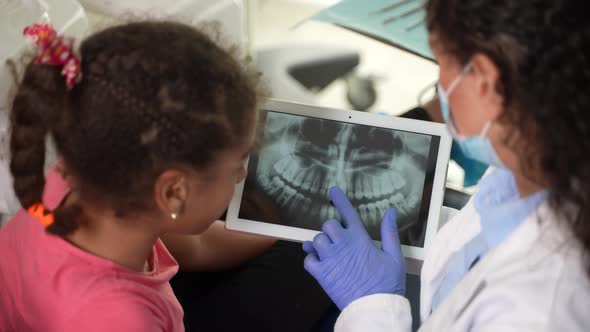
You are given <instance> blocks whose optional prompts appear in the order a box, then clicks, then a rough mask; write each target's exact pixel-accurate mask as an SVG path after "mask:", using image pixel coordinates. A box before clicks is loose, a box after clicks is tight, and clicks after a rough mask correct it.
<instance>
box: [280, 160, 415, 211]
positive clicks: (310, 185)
mask: <svg viewBox="0 0 590 332" xmlns="http://www.w3.org/2000/svg"><path fill="white" fill-rule="evenodd" d="M318 168H319V166H312V167H309V168H307V169H302V168H301V167H299V166H298V162H297V160H294V159H293V157H292V156H287V157H285V158H283V159H281V160H280V161H279V162H277V163H276V164H275V166H274V171H275V172H276V174H280V175H281V176H282V177H283V178H284V179H285V180H286V181H287V182H288V183H290V184H292V185H294V186H295V187H296V188H298V189H302V190H304V191H310V192H312V193H321V194H325V195H327V192H328V188H327V187H324V188H322V186H323V184H322V183H321V182H322V179H321V174H322V173H323V170H320V169H318ZM352 181H353V183H351V184H349V188H348V190H347V196H348V198H349V199H354V200H357V201H360V200H363V199H368V200H374V199H376V198H381V197H383V196H387V195H392V194H393V193H395V192H398V191H399V190H400V189H401V188H403V187H404V186H405V185H406V180H405V179H404V178H403V177H402V176H401V175H399V174H397V173H394V172H384V173H383V174H379V175H378V176H377V175H375V176H373V175H362V174H359V175H358V176H356V179H355V180H352ZM326 198H327V196H326Z"/></svg>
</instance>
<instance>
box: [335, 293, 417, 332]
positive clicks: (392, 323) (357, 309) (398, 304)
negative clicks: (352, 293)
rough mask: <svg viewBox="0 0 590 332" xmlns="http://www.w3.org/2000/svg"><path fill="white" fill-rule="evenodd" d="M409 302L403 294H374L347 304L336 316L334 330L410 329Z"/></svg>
mask: <svg viewBox="0 0 590 332" xmlns="http://www.w3.org/2000/svg"><path fill="white" fill-rule="evenodd" d="M411 328H412V313H411V311H410V302H409V301H408V300H407V299H406V298H405V297H403V296H399V295H392V294H375V295H369V296H365V297H362V298H360V299H358V300H356V301H354V302H352V303H351V304H349V305H348V306H347V307H346V308H344V311H342V313H341V314H340V317H338V320H337V321H336V326H335V328H334V331H335V332H366V331H371V332H380V331H384V332H385V331H387V332H394V331H395V332H398V331H403V332H406V331H411Z"/></svg>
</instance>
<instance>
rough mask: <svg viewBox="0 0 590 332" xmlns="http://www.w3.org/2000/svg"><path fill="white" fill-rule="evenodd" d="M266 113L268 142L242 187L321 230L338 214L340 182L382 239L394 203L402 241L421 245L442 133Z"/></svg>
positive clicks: (295, 222) (287, 217)
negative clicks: (335, 197) (332, 193)
mask: <svg viewBox="0 0 590 332" xmlns="http://www.w3.org/2000/svg"><path fill="white" fill-rule="evenodd" d="M262 113H263V114H262V116H263V122H262V123H263V126H264V128H263V129H264V136H265V137H264V144H263V146H262V148H261V149H260V151H259V152H258V153H255V154H252V155H251V156H250V162H249V166H248V172H249V176H248V180H247V181H246V184H245V186H246V187H245V189H252V188H254V187H255V188H258V189H259V190H260V191H262V192H263V193H264V194H266V196H267V197H269V198H270V201H272V202H273V204H275V206H276V208H277V209H278V211H280V215H281V220H280V223H281V224H283V225H287V226H294V227H299V228H306V229H313V230H321V226H322V224H323V222H324V221H326V220H328V219H338V220H340V216H339V215H338V212H337V210H336V209H335V208H334V207H333V206H332V205H331V203H330V199H329V196H328V189H329V188H330V187H332V186H338V187H340V188H341V189H342V190H343V191H344V192H345V193H346V194H347V196H348V198H349V200H350V201H351V203H352V205H353V206H354V207H355V208H356V209H357V211H358V214H359V216H360V218H361V220H362V222H363V223H364V225H365V226H366V228H367V231H368V233H369V234H370V236H371V237H372V238H373V239H374V240H380V238H381V236H380V223H381V219H382V217H383V215H384V214H385V212H386V211H387V209H389V208H390V207H393V208H395V209H396V210H397V215H398V225H399V227H398V228H399V233H400V240H401V242H402V243H403V244H406V245H412V246H420V247H422V246H423V242H424V232H425V228H426V219H427V216H428V205H429V201H430V193H431V189H432V180H433V176H434V166H435V165H434V164H435V160H436V152H437V150H438V142H439V138H438V137H433V136H430V135H423V134H417V133H410V132H403V131H396V130H391V129H385V128H377V127H370V126H365V125H359V124H350V123H344V122H338V121H333V120H325V119H318V118H309V117H304V116H299V115H291V114H284V113H278V112H272V111H263V112H262ZM240 217H241V216H240ZM256 220H257V221H262V222H271V223H276V222H277V221H274V220H264V218H263V217H261V218H259V219H256Z"/></svg>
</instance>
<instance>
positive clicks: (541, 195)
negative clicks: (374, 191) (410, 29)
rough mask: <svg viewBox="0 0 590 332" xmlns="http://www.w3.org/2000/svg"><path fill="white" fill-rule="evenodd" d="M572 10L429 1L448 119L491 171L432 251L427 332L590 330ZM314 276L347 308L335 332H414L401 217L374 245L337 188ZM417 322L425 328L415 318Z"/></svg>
mask: <svg viewBox="0 0 590 332" xmlns="http://www.w3.org/2000/svg"><path fill="white" fill-rule="evenodd" d="M584 9H585V8H584V7H583V6H582V3H581V2H577V1H568V0H531V1H510V0H501V1H492V0H455V1H448V0H429V1H427V2H426V12H427V15H426V22H427V26H428V30H429V34H430V44H431V48H432V50H433V53H434V55H435V57H436V59H437V61H438V63H439V70H440V84H439V89H438V91H439V99H440V102H441V109H442V113H443V117H444V119H445V122H446V123H447V126H448V128H449V130H450V132H451V133H452V134H453V136H454V138H455V139H456V141H457V142H459V144H460V145H461V148H462V150H463V152H464V153H465V154H466V155H468V156H470V157H471V158H473V159H476V160H479V161H481V162H484V163H486V164H489V165H492V166H494V167H493V170H492V171H491V172H489V174H487V176H486V177H484V178H483V179H482V181H481V182H480V185H479V190H478V192H477V193H476V194H475V195H474V196H473V198H472V199H471V200H470V202H469V203H468V204H467V205H466V206H465V208H464V209H463V210H462V211H460V212H459V213H458V215H457V216H456V217H455V218H454V219H453V220H451V221H450V222H449V223H447V224H446V225H445V226H444V227H443V228H442V229H441V230H440V232H439V234H438V236H437V239H436V240H435V242H434V244H433V245H432V246H431V247H430V249H429V252H428V255H427V257H426V259H425V261H424V265H423V269H422V273H421V279H422V280H421V285H422V290H421V291H422V293H421V301H420V305H421V310H420V312H421V322H422V324H421V328H420V331H587V330H588V329H589V328H590V315H588V308H590V258H589V257H590V93H588V87H590V56H589V54H588V50H590V21H588V20H587V18H586V14H585V10H584ZM330 197H331V199H332V201H333V203H334V205H335V206H336V208H337V209H338V211H339V212H340V216H341V219H342V220H341V222H339V221H336V220H328V221H327V222H326V223H325V224H324V225H323V232H322V233H320V234H319V235H318V236H317V237H316V238H315V239H314V240H313V242H306V243H304V245H303V248H304V250H305V251H306V252H307V253H308V256H307V257H306V259H305V263H304V265H305V268H306V269H307V270H308V271H309V272H310V273H311V274H312V275H313V276H314V277H315V278H316V279H317V280H318V282H319V283H320V285H321V286H322V287H323V288H324V290H325V291H326V293H327V294H328V295H329V296H330V297H331V298H332V300H333V301H334V302H335V303H336V305H337V306H338V307H339V308H340V309H341V310H342V313H341V315H340V317H339V318H338V321H337V323H336V327H335V330H336V331H339V332H344V331H410V328H411V321H412V317H411V314H410V306H409V303H408V301H407V300H406V299H405V298H404V292H405V289H404V288H405V269H404V259H403V256H402V254H401V250H400V244H399V238H398V234H397V226H396V214H395V211H394V210H390V211H388V212H387V213H386V214H385V216H384V217H383V222H382V225H381V231H382V248H379V247H377V246H376V245H375V244H374V243H373V242H372V241H371V239H370V238H369V236H368V235H367V233H366V231H365V230H364V228H363V226H362V223H361V222H360V220H359V217H358V214H357V212H356V211H355V209H354V207H353V206H351V204H350V202H349V201H348V199H347V198H346V197H345V195H344V193H343V192H342V191H341V190H340V189H338V188H332V189H331V190H330ZM415 319H418V317H415Z"/></svg>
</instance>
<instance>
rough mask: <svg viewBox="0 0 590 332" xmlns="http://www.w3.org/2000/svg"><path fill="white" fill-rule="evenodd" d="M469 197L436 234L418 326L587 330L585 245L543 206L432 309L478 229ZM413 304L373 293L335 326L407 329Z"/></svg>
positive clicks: (589, 297)
mask: <svg viewBox="0 0 590 332" xmlns="http://www.w3.org/2000/svg"><path fill="white" fill-rule="evenodd" d="M478 218H479V217H478V215H477V213H476V211H475V208H474V206H473V202H472V201H470V202H469V203H468V204H467V205H466V206H465V208H464V209H463V210H461V211H460V212H459V213H458V214H457V215H456V216H455V217H454V218H453V219H452V220H451V221H450V222H449V223H448V224H446V225H445V226H444V227H443V228H442V229H441V230H440V232H439V234H438V235H437V238H436V240H435V241H434V243H433V245H432V247H431V248H430V249H429V251H428V255H427V257H426V259H425V261H424V266H423V268H422V273H421V279H422V280H421V284H422V286H421V288H422V292H421V298H420V305H421V310H420V313H421V317H422V325H421V328H420V331H478V332H479V331H494V332H496V331H536V332H539V331H568V332H570V331H590V311H589V310H590V281H589V279H588V277H587V275H586V273H585V270H584V264H583V263H582V256H581V249H580V247H579V245H578V244H577V242H576V241H575V240H574V238H573V236H572V234H571V233H570V232H569V230H568V228H567V226H563V225H562V224H561V223H559V220H558V218H557V216H556V215H555V214H554V213H553V212H552V211H551V210H550V208H549V207H548V204H547V203H543V204H542V205H541V206H539V208H538V209H537V210H536V211H535V212H534V213H533V214H532V215H531V216H529V217H528V218H527V219H526V220H525V221H523V223H522V224H521V225H519V226H518V228H517V229H515V231H514V232H513V233H512V234H510V235H509V236H508V238H506V239H505V240H504V241H503V242H501V243H500V244H499V245H498V246H497V247H496V248H494V249H493V250H491V251H490V252H488V253H487V254H486V255H485V256H484V257H483V258H482V259H481V260H480V261H479V262H478V263H477V264H476V265H475V266H474V267H473V268H472V269H471V270H470V271H469V272H468V273H467V274H466V275H465V276H464V278H463V280H461V282H460V283H459V284H457V286H456V287H455V288H454V289H453V290H452V291H451V292H450V293H449V295H448V296H447V297H446V298H445V299H444V300H443V302H442V303H441V304H440V305H439V306H438V307H437V308H436V310H435V311H434V312H432V313H431V312H430V311H431V310H430V308H431V304H432V298H433V295H434V293H435V292H436V290H437V289H438V287H439V286H440V284H441V281H442V280H443V277H444V275H445V273H446V269H447V268H448V265H449V262H450V261H451V258H452V257H453V256H454V255H455V254H456V253H457V252H458V251H459V250H460V249H461V248H462V247H463V246H464V245H465V244H466V243H467V242H468V241H470V240H471V239H473V238H474V237H475V236H476V235H477V234H478V233H479V232H480V226H479V222H478ZM411 322H412V317H411V314H410V306H409V303H408V301H407V300H406V299H405V298H403V297H401V296H397V295H390V294H376V295H371V296H367V297H364V298H361V299H358V300H356V301H355V302H353V303H351V304H350V305H349V306H348V307H346V308H345V309H344V311H343V312H342V314H341V315H340V317H339V318H338V321H337V323H336V327H335V331H337V332H352V331H355V332H357V331H363V332H365V331H371V332H379V331H388V332H391V331H410V330H411Z"/></svg>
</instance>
